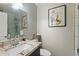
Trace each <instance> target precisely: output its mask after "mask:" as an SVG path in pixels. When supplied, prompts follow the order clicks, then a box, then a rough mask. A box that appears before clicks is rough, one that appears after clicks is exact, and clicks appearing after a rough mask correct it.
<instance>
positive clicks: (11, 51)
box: [7, 44, 32, 56]
mask: <svg viewBox="0 0 79 59" xmlns="http://www.w3.org/2000/svg"><path fill="white" fill-rule="evenodd" d="M31 47H32V46H31V45H29V44H22V45H18V46H16V47H14V48H12V49H9V50H8V51H7V53H8V55H11V56H15V55H17V54H19V53H21V52H22V51H23V50H28V49H29V48H31Z"/></svg>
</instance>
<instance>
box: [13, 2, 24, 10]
mask: <svg viewBox="0 0 79 59" xmlns="http://www.w3.org/2000/svg"><path fill="white" fill-rule="evenodd" d="M12 8H13V9H17V10H18V9H22V8H23V5H22V4H20V3H16V4H15V3H13V4H12Z"/></svg>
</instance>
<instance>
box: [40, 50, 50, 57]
mask: <svg viewBox="0 0 79 59" xmlns="http://www.w3.org/2000/svg"><path fill="white" fill-rule="evenodd" d="M40 55H41V56H50V55H51V53H50V52H49V51H48V50H46V49H40Z"/></svg>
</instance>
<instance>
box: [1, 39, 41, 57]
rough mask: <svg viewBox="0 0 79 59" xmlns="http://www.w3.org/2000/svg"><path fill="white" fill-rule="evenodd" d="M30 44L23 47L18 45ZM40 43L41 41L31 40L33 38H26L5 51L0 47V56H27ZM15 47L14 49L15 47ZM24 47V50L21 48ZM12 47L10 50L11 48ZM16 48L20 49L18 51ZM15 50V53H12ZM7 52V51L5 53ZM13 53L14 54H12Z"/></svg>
mask: <svg viewBox="0 0 79 59" xmlns="http://www.w3.org/2000/svg"><path fill="white" fill-rule="evenodd" d="M24 44H26V45H30V46H31V47H29V48H27V49H25V48H24V46H22V47H21V48H20V47H19V46H21V45H24ZM40 45H41V42H37V41H33V40H27V41H25V42H24V41H23V42H20V44H19V45H17V46H16V47H14V48H11V49H8V51H5V49H4V48H0V56H29V55H30V54H31V53H32V52H34V51H35V50H36V49H37V48H38V47H39V46H40ZM26 47H27V46H26ZM15 48H16V49H15ZM22 48H24V50H23V49H22ZM12 49H14V50H13V51H12V52H11V50H12ZM18 49H19V50H20V49H21V51H18ZM15 50H16V52H17V51H18V52H17V53H16V54H15V53H14V52H15ZM7 52H9V53H7ZM13 53H14V54H13Z"/></svg>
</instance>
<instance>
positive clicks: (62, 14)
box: [48, 5, 66, 27]
mask: <svg viewBox="0 0 79 59" xmlns="http://www.w3.org/2000/svg"><path fill="white" fill-rule="evenodd" d="M48 26H49V27H65V26H66V5H61V6H58V7H54V8H50V9H48Z"/></svg>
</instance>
